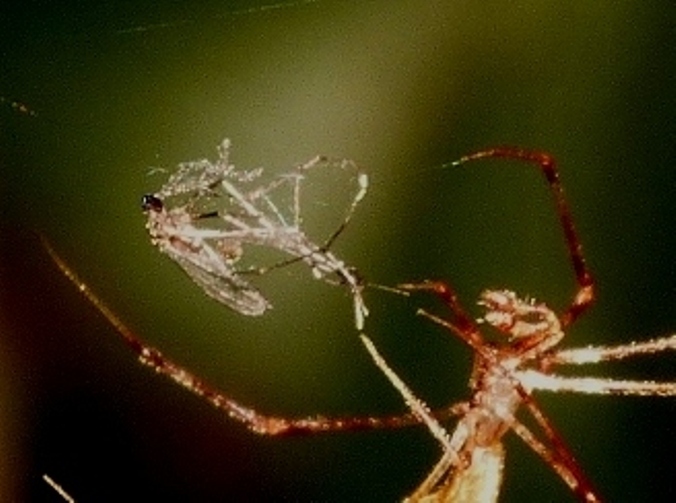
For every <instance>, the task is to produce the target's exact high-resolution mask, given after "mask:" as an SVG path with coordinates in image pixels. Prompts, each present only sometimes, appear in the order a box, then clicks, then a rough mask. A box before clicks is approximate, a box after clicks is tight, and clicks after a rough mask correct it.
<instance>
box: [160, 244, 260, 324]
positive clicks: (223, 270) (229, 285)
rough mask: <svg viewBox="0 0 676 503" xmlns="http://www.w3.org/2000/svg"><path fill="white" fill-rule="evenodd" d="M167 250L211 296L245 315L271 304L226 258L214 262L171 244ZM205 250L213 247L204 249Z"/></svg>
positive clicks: (255, 312) (258, 312)
mask: <svg viewBox="0 0 676 503" xmlns="http://www.w3.org/2000/svg"><path fill="white" fill-rule="evenodd" d="M162 251H164V252H165V253H166V254H167V255H169V256H170V257H171V258H172V260H174V262H176V263H177V264H178V265H180V266H181V268H183V270H184V271H185V272H186V274H187V275H188V276H190V278H192V280H193V281H194V282H195V283H197V284H198V285H199V286H201V287H202V289H203V290H204V293H206V294H207V295H208V296H209V297H211V298H213V299H215V300H217V301H218V302H220V303H221V304H225V305H226V306H228V307H229V308H231V309H233V310H235V311H237V312H238V313H241V314H244V315H246V316H260V315H262V314H263V313H264V312H265V311H266V310H267V309H269V308H270V307H272V306H271V305H270V303H269V302H268V301H267V299H266V298H265V297H264V296H263V294H262V293H261V292H259V291H258V290H257V289H256V288H255V287H254V286H253V285H251V284H250V283H249V282H247V281H245V280H244V279H242V278H241V277H240V276H238V275H237V273H235V271H234V270H232V269H231V268H229V267H227V266H226V265H225V264H224V262H223V261H220V260H219V261H215V260H213V259H211V257H209V256H205V253H190V254H186V253H179V252H178V251H176V250H174V249H172V248H171V247H168V248H165V249H164V250H162ZM202 251H203V252H207V251H210V252H213V250H206V249H203V250H202Z"/></svg>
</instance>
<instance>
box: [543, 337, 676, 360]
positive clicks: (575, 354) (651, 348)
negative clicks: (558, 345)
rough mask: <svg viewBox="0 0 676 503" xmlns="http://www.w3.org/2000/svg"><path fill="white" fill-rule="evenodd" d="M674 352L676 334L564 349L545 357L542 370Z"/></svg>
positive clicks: (675, 348)
mask: <svg viewBox="0 0 676 503" xmlns="http://www.w3.org/2000/svg"><path fill="white" fill-rule="evenodd" d="M669 349H671V350H676V334H675V335H671V336H668V337H660V338H658V339H650V340H647V341H642V342H632V343H631V344H625V345H622V346H614V347H608V346H589V347H586V348H574V349H565V350H563V351H557V352H555V353H552V354H548V355H545V356H544V357H543V361H542V368H543V369H549V368H550V367H551V366H553V365H583V364H586V363H598V362H602V361H609V360H623V359H625V358H631V357H632V356H639V355H646V354H652V353H659V352H662V351H666V350H669Z"/></svg>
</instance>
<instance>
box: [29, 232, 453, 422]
mask: <svg viewBox="0 0 676 503" xmlns="http://www.w3.org/2000/svg"><path fill="white" fill-rule="evenodd" d="M42 242H43V244H44V246H45V248H46V249H47V252H48V253H49V255H50V256H51V258H52V260H53V261H54V262H55V263H56V265H57V266H58V268H59V269H60V270H61V272H62V273H63V274H64V276H66V278H68V279H69V280H70V281H71V283H73V284H74V285H75V286H76V287H77V289H78V290H79V291H80V293H81V294H82V295H84V296H85V298H86V299H87V300H88V301H89V302H90V303H91V304H92V305H93V306H94V307H95V308H96V309H97V310H98V311H99V312H100V313H101V314H102V315H103V316H104V317H105V318H106V320H108V322H109V323H110V324H111V325H112V326H113V328H115V330H116V331H117V332H118V334H119V335H120V336H121V337H122V339H123V340H124V342H125V343H126V344H127V346H129V347H130V348H131V349H132V351H134V352H135V353H136V354H137V355H138V358H139V360H140V361H141V363H143V364H145V365H147V366H149V367H150V368H152V369H153V370H154V371H155V372H157V373H158V374H162V375H164V376H166V377H168V378H169V379H171V380H173V381H174V382H176V383H177V384H179V385H181V386H183V387H184V388H186V389H187V390H189V391H191V392H192V393H194V394H195V395H197V396H199V397H201V398H203V399H204V400H206V401H207V402H209V403H211V404H212V405H213V406H214V407H216V408H217V409H218V410H220V411H222V412H224V413H225V414H226V415H227V416H228V417H230V418H232V419H234V420H235V421H238V422H240V423H243V424H244V425H245V426H246V427H247V428H248V429H250V430H251V431H252V432H254V433H257V434H259V435H303V434H312V433H323V432H331V431H343V430H370V429H380V428H400V427H404V426H410V425H417V424H420V419H418V418H417V417H415V416H414V415H413V414H403V415H397V416H385V417H344V418H328V417H323V416H311V417H306V418H284V417H276V416H267V415H265V414H261V413H259V412H257V411H256V410H254V409H252V408H250V407H247V406H245V405H242V404H241V403H239V402H237V401H236V400H233V399H232V398H230V397H229V396H227V395H225V394H224V393H222V392H221V391H219V390H218V389H217V388H215V387H214V386H212V385H211V384H209V383H207V382H206V381H204V380H202V379H200V378H199V377H197V376H196V375H195V374H193V373H192V372H190V371H189V370H188V369H186V368H185V367H183V366H181V365H179V364H177V363H174V362H173V361H172V360H170V359H168V358H167V357H165V356H164V355H163V354H162V353H161V352H160V351H159V350H158V349H156V348H154V347H152V346H150V345H149V344H147V343H146V342H145V341H143V340H142V339H141V338H140V337H138V336H137V335H136V334H135V333H134V332H133V331H132V330H131V329H130V328H129V327H127V325H125V324H124V323H123V322H122V320H120V318H118V316H117V315H116V314H115V313H114V312H113V311H112V310H111V309H110V308H109V307H108V306H107V305H106V304H105V303H104V302H103V301H102V300H101V299H100V298H99V297H98V296H97V295H96V294H95V293H94V292H93V291H92V290H91V289H90V288H89V286H88V285H87V284H86V283H84V282H83V281H82V280H81V279H80V278H79V277H78V276H77V274H75V272H74V271H73V270H72V269H71V268H70V266H69V265H68V264H67V263H66V262H65V261H64V260H63V259H62V258H61V257H60V256H59V255H58V254H57V253H56V251H55V250H54V248H53V247H52V246H51V244H50V243H49V242H48V241H47V240H46V239H45V238H42ZM450 415H453V411H452V409H446V410H444V411H440V412H439V413H438V416H439V417H449V416H450Z"/></svg>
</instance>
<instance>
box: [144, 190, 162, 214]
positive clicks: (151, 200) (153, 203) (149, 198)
mask: <svg viewBox="0 0 676 503" xmlns="http://www.w3.org/2000/svg"><path fill="white" fill-rule="evenodd" d="M141 209H143V211H145V212H148V211H155V212H160V211H162V210H163V209H164V203H163V202H162V199H160V198H159V197H157V196H154V195H152V194H144V195H143V197H141Z"/></svg>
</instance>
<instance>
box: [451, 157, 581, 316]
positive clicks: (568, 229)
mask: <svg viewBox="0 0 676 503" xmlns="http://www.w3.org/2000/svg"><path fill="white" fill-rule="evenodd" d="M490 157H498V158H507V159H515V160H521V161H526V162H531V163H534V164H536V165H537V166H538V167H539V168H540V170H541V171H542V174H543V175H544V176H545V179H546V180H547V184H548V185H549V188H550V190H551V192H552V194H553V196H554V201H555V203H556V213H557V215H558V217H559V223H560V224H561V227H562V229H563V234H564V236H565V239H566V246H567V248H568V255H569V256H570V260H571V262H572V264H573V270H574V271H575V278H576V280H577V284H578V291H577V293H576V294H575V296H574V298H573V302H572V303H571V304H570V306H569V307H568V309H567V310H566V311H565V312H564V313H563V315H562V316H561V317H560V319H561V325H562V326H563V327H566V326H568V325H570V324H571V323H572V322H573V321H575V319H577V318H578V317H579V316H580V315H581V314H582V313H583V312H584V311H585V310H586V309H587V308H588V307H589V306H590V305H591V304H592V303H593V302H594V280H593V278H592V276H591V274H590V273H589V270H588V268H587V265H586V263H585V260H584V256H583V254H582V244H581V243H580V239H579V237H578V234H577V231H576V230H575V225H574V224H573V216H572V213H571V211H570V207H569V206H568V202H567V201H566V198H565V195H564V191H563V186H562V185H561V181H560V180H559V172H558V170H557V168H556V161H555V160H554V158H553V157H552V156H550V155H549V154H547V153H545V152H536V151H530V150H523V149H520V148H514V147H496V148H491V149H488V150H484V151H481V152H476V153H474V154H470V155H466V156H464V157H462V158H461V159H460V160H458V161H456V162H455V163H453V164H454V165H459V164H464V163H466V162H469V161H473V160H477V159H485V158H490Z"/></svg>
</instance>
